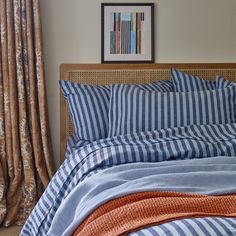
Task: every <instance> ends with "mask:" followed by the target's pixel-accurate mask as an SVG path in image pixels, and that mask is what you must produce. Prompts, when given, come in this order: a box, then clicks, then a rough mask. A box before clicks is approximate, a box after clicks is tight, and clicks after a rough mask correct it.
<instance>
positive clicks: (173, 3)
mask: <svg viewBox="0 0 236 236" xmlns="http://www.w3.org/2000/svg"><path fill="white" fill-rule="evenodd" d="M101 2H102V1H101V0H41V14H42V26H43V40H44V53H45V65H46V77H47V94H48V103H49V115H50V123H51V131H52V139H53V149H54V154H55V159H56V164H57V166H58V164H59V149H60V148H59V131H60V130H59V87H58V80H59V65H60V64H61V63H73V62H74V63H100V45H101V41H100V37H101V35H100V18H101V16H100V12H101V10H100V4H101ZM105 2H112V1H108V0H106V1H105ZM113 2H133V1H131V0H119V1H113ZM135 2H144V1H137V0H136V1H135ZM145 2H154V3H155V37H156V40H155V41H156V42H155V46H156V49H155V50H156V52H155V55H156V56H155V60H156V62H157V63H164V62H235V61H236V0H223V1H222V0H158V1H157V0H152V1H145Z"/></svg>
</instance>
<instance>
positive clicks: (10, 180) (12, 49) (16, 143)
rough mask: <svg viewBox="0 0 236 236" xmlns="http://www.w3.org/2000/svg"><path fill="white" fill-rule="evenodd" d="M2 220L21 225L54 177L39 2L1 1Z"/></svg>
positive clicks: (6, 222) (0, 200)
mask: <svg viewBox="0 0 236 236" xmlns="http://www.w3.org/2000/svg"><path fill="white" fill-rule="evenodd" d="M0 32H1V33H0V224H2V225H4V226H9V225H12V224H18V225H21V224H23V223H24V221H25V220H26V218H27V216H28V215H29V213H30V211H31V210H32V208H33V207H34V205H35V203H36V202H37V200H38V198H39V196H40V194H41V193H42V191H43V190H44V188H45V187H46V186H47V184H48V182H49V180H50V178H51V177H52V175H53V157H52V150H51V144H50V133H49V123H48V115H47V109H46V107H47V104H46V91H45V78H44V66H43V58H42V38H41V22H40V13H39V0H0Z"/></svg>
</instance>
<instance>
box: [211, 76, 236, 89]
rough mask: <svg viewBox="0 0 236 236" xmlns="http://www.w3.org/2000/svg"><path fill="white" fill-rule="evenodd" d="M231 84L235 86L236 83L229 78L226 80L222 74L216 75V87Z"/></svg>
mask: <svg viewBox="0 0 236 236" xmlns="http://www.w3.org/2000/svg"><path fill="white" fill-rule="evenodd" d="M230 85H234V86H235V83H233V82H231V81H229V80H225V79H224V78H223V77H222V76H220V75H217V76H216V88H217V89H220V88H226V87H228V86H230Z"/></svg>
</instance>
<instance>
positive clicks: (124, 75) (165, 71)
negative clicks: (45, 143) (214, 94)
mask: <svg viewBox="0 0 236 236" xmlns="http://www.w3.org/2000/svg"><path fill="white" fill-rule="evenodd" d="M172 67H174V68H177V69H180V70H182V71H186V72H188V73H189V74H193V75H197V76H201V77H204V78H207V79H214V78H215V76H216V75H217V74H219V75H221V76H223V77H224V78H225V79H227V80H231V81H234V82H236V63H220V64H209V63H207V64H62V65H61V67H60V79H62V80H68V81H72V82H77V83H82V84H94V85H95V84H101V85H102V84H111V83H129V84H136V83H149V82H153V81H157V80H163V79H164V80H168V79H170V68H172ZM72 133H73V127H72V123H71V121H70V116H69V112H68V109H67V105H66V101H65V99H64V97H63V95H62V94H61V96H60V156H61V161H63V160H64V155H65V148H66V141H67V138H68V136H69V135H70V134H72Z"/></svg>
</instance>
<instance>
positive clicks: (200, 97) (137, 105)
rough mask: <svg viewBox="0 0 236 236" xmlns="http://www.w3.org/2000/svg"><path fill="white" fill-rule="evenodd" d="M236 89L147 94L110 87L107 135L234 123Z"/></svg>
mask: <svg viewBox="0 0 236 236" xmlns="http://www.w3.org/2000/svg"><path fill="white" fill-rule="evenodd" d="M235 104H236V87H234V86H229V87H227V88H225V89H218V90H203V91H194V92H177V93H174V92H170V93H160V92H150V91H145V90H143V89H140V88H137V87H136V86H132V85H119V84H116V85H112V87H111V101H110V110H109V132H108V136H109V137H112V136H116V135H121V134H127V133H133V132H139V131H151V130H155V129H157V130H158V129H163V128H169V127H180V126H187V125H193V124H198V125H200V124H225V123H233V122H235V113H236V111H235V110H236V107H235V106H236V105H235Z"/></svg>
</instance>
